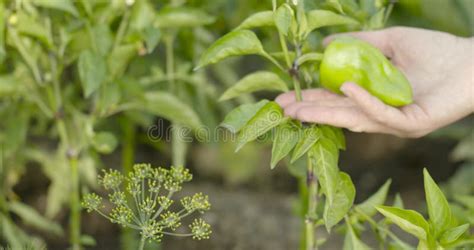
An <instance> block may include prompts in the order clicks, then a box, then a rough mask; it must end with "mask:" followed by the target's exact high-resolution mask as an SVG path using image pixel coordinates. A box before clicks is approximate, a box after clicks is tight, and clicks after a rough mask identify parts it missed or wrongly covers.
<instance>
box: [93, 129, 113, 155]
mask: <svg viewBox="0 0 474 250" xmlns="http://www.w3.org/2000/svg"><path fill="white" fill-rule="evenodd" d="M91 142H92V146H94V148H95V150H97V152H99V153H102V154H110V153H112V152H113V151H114V150H115V148H117V145H118V140H117V137H115V135H114V134H112V133H109V132H100V133H97V134H94V136H93V137H92V141H91Z"/></svg>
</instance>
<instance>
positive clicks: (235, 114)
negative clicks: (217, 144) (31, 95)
mask: <svg viewBox="0 0 474 250" xmlns="http://www.w3.org/2000/svg"><path fill="white" fill-rule="evenodd" d="M267 103H268V100H261V101H259V102H257V103H252V104H243V105H240V106H239V107H237V108H235V109H233V110H232V111H230V112H229V114H227V116H226V117H225V119H224V121H223V122H222V123H221V124H220V126H221V127H224V128H226V129H228V130H229V131H230V132H232V133H237V132H239V131H240V130H241V129H242V128H243V127H244V126H245V124H247V123H248V122H249V121H250V119H252V117H254V116H255V114H257V112H258V111H259V110H260V109H261V108H263V106H265V105H266V104H267Z"/></svg>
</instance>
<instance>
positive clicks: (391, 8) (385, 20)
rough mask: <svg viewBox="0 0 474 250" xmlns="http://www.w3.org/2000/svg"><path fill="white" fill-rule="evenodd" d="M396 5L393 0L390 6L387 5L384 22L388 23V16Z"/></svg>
mask: <svg viewBox="0 0 474 250" xmlns="http://www.w3.org/2000/svg"><path fill="white" fill-rule="evenodd" d="M394 5H395V3H394V2H391V3H390V4H389V5H388V7H387V11H385V17H384V20H383V23H384V24H386V23H387V21H388V18H389V17H390V14H392V11H393V6H394Z"/></svg>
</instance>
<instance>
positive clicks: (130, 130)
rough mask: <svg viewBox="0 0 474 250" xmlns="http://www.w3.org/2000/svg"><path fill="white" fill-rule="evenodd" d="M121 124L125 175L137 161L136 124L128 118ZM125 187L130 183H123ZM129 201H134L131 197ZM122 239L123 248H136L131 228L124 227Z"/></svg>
mask: <svg viewBox="0 0 474 250" xmlns="http://www.w3.org/2000/svg"><path fill="white" fill-rule="evenodd" d="M120 124H121V127H122V131H123V145H122V171H123V173H124V174H125V176H128V173H130V172H132V167H133V163H134V161H135V159H134V158H135V125H134V124H133V123H132V122H131V121H129V120H127V119H125V118H124V119H121V120H120ZM123 185H124V188H126V186H127V185H128V183H126V182H124V183H123ZM128 199H129V202H133V201H132V200H133V199H131V198H130V197H129V198H128ZM137 220H138V219H137ZM120 241H121V245H122V249H124V250H125V249H133V248H136V246H137V245H136V243H137V241H136V240H135V239H134V231H133V230H131V229H130V228H123V229H122V231H121V234H120Z"/></svg>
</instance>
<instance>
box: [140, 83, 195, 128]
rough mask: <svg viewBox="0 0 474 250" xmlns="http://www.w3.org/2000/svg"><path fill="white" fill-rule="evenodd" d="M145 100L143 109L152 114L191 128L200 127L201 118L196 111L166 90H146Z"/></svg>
mask: <svg viewBox="0 0 474 250" xmlns="http://www.w3.org/2000/svg"><path fill="white" fill-rule="evenodd" d="M145 100H146V104H145V109H146V110H147V111H148V112H150V113H152V114H154V115H157V116H161V117H164V118H166V119H168V120H170V121H172V122H176V123H179V124H182V125H186V126H189V127H190V128H193V129H196V128H199V127H201V120H200V119H199V117H198V115H197V114H196V112H195V111H194V110H193V109H192V108H191V107H190V106H189V105H188V104H186V103H183V102H182V101H181V100H180V99H179V98H178V97H176V96H174V95H172V94H170V93H168V92H162V91H152V92H148V93H146V94H145Z"/></svg>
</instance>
